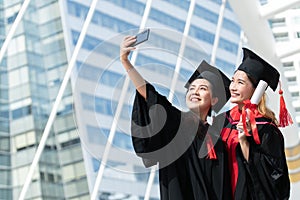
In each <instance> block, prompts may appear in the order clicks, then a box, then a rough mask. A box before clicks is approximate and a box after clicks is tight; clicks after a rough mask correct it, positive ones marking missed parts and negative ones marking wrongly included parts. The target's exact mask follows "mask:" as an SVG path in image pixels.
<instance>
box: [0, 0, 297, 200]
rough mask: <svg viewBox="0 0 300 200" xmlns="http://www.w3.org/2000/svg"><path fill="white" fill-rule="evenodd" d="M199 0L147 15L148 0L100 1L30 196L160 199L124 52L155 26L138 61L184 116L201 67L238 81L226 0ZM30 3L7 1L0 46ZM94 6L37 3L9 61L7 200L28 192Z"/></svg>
mask: <svg viewBox="0 0 300 200" xmlns="http://www.w3.org/2000/svg"><path fill="white" fill-rule="evenodd" d="M193 2H194V1H190V0H160V1H152V3H151V5H150V4H149V5H150V9H149V10H148V11H149V13H148V15H147V16H146V14H145V13H147V12H145V11H147V9H148V8H149V7H147V5H148V4H147V3H149V2H148V1H146V0H99V1H98V2H97V5H96V8H95V11H94V13H93V16H92V19H91V22H90V24H89V25H88V28H87V31H86V35H85V37H84V41H83V44H82V46H81V48H80V51H79V53H78V55H77V56H76V62H75V65H74V68H73V71H72V75H71V79H70V81H69V84H68V85H67V87H66V89H65V91H64V93H63V97H62V99H61V101H60V104H59V107H58V110H57V113H56V118H55V120H54V122H53V125H52V128H51V131H50V134H49V137H48V138H47V142H46V144H45V147H44V150H43V153H42V155H41V158H40V160H39V162H38V165H37V167H36V169H35V172H34V175H33V177H32V180H31V183H30V186H29V189H28V191H27V193H26V199H90V198H91V194H93V193H94V192H95V191H96V193H97V199H101V200H106V199H128V200H129V199H131V200H136V199H144V197H145V193H146V191H147V190H148V189H150V191H149V199H152V200H155V199H159V188H158V175H157V174H156V173H155V175H154V177H153V178H154V181H153V183H152V182H151V181H149V177H151V176H152V175H150V174H151V169H148V168H145V167H144V165H143V163H142V161H141V160H140V158H138V157H137V156H136V155H135V153H134V150H133V147H132V143H131V137H130V118H131V109H132V103H133V98H134V94H135V89H134V87H133V85H132V84H131V83H129V84H128V85H127V83H128V80H127V79H126V76H127V75H126V73H125V70H124V69H123V67H122V66H121V63H120V62H119V45H120V42H121V41H122V38H123V37H124V36H125V35H128V34H136V33H137V32H139V29H140V27H141V24H143V23H144V27H149V28H150V29H151V31H150V37H149V40H148V41H147V42H146V43H144V44H142V45H140V48H139V49H138V50H137V51H136V53H134V54H132V55H131V56H132V57H131V58H132V61H133V62H134V64H135V66H136V68H137V69H138V71H140V72H141V73H142V74H143V76H144V77H145V78H146V80H147V81H149V82H151V83H152V84H153V85H154V86H155V88H156V89H157V90H158V91H159V92H160V93H162V94H163V95H165V96H166V97H168V98H169V100H170V101H172V102H173V103H174V105H175V106H177V107H178V108H180V109H183V110H185V109H186V107H185V100H184V96H185V89H184V84H185V81H186V80H187V79H188V77H189V76H190V75H191V74H192V72H193V71H194V70H195V69H196V67H197V66H198V65H199V63H200V62H201V61H202V60H203V59H205V60H206V61H208V62H211V63H214V65H215V66H217V67H218V68H220V69H221V70H222V71H224V72H225V73H226V74H227V75H228V76H229V77H230V76H231V75H232V74H233V72H234V70H235V66H236V63H238V62H239V59H240V55H239V54H240V52H239V51H240V49H241V46H240V35H241V29H240V26H239V24H238V21H237V19H236V16H235V14H234V13H233V11H232V10H231V8H230V5H229V4H228V3H226V1H222V0H210V1H207V0H196V1H195V5H194V7H193V10H191V4H192V3H193ZM23 3H24V1H21V0H2V1H0V27H1V28H0V44H1V46H2V44H3V42H4V40H5V39H6V38H7V35H8V34H9V31H10V28H11V27H12V25H13V23H14V22H15V20H16V17H17V15H18V14H19V11H20V8H21V6H22V4H23ZM91 3H92V0H86V1H83V0H61V1H58V0H44V1H38V0H31V1H30V4H29V6H28V8H27V9H26V12H25V14H24V17H23V18H22V20H21V22H20V24H19V25H18V28H17V29H16V32H15V33H14V35H13V37H12V40H11V41H10V43H9V46H8V48H7V51H6V54H5V56H4V57H3V59H2V60H1V63H0V102H1V106H0V169H1V170H0V177H1V178H0V199H17V198H18V196H19V194H20V191H21V189H22V187H23V185H24V182H25V179H26V176H27V173H28V170H29V167H30V165H31V163H32V161H33V157H34V155H35V152H36V149H37V147H38V145H39V141H40V140H41V137H42V134H43V132H44V128H45V125H46V123H47V122H48V120H49V115H50V112H51V110H52V109H53V104H54V102H55V101H56V98H57V95H58V92H59V90H60V88H61V84H62V82H63V79H64V76H65V73H66V70H67V68H68V67H72V66H70V60H71V57H72V55H73V54H74V49H75V47H76V45H77V43H78V41H79V38H80V34H82V30H83V27H84V26H83V25H84V22H85V20H86V19H87V15H88V12H89V11H90V8H91ZM224 3H225V4H224ZM223 6H224V8H225V9H224V11H222V8H223ZM189 12H191V13H189ZM189 14H191V16H192V17H191V18H190V20H187V19H188V16H189ZM279 21H280V20H279ZM274 24H275V23H274ZM187 28H188V30H189V31H188V33H187V35H186V36H185V35H184V33H185V30H186V29H187ZM296 36H297V34H296ZM298 36H299V34H298ZM184 38H185V39H186V40H185V43H184V44H185V45H184V46H182V44H183V42H182V41H183V39H184ZM212 52H213V53H214V55H215V57H214V56H213V55H212ZM179 58H182V59H181V60H180V59H179ZM286 63H287V62H286ZM177 64H178V65H177ZM298 64H299V63H298ZM177 75H178V76H177ZM173 83H175V85H173ZM298 94H299V93H298ZM298 96H299V95H298ZM227 108H228V107H227ZM97 184H99V187H97V189H96V190H95V189H94V186H95V185H97Z"/></svg>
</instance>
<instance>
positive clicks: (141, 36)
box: [131, 29, 150, 47]
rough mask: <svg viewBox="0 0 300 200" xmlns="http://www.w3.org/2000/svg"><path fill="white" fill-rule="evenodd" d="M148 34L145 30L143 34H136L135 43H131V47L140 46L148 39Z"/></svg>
mask: <svg viewBox="0 0 300 200" xmlns="http://www.w3.org/2000/svg"><path fill="white" fill-rule="evenodd" d="M149 33H150V29H146V30H144V31H143V32H140V33H138V34H137V35H136V41H135V43H133V44H132V45H131V46H132V47H134V46H136V45H138V44H141V43H143V42H145V41H147V40H148V38H149Z"/></svg>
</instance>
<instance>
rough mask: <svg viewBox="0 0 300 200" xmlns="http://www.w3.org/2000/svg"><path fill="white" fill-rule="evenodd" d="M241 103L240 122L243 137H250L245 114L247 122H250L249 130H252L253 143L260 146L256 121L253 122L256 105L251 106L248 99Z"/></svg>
mask: <svg viewBox="0 0 300 200" xmlns="http://www.w3.org/2000/svg"><path fill="white" fill-rule="evenodd" d="M243 103H244V106H243V108H242V122H243V128H244V131H245V135H246V136H251V135H250V134H249V132H248V129H247V122H246V119H247V114H248V118H249V122H250V125H251V129H252V136H253V138H254V141H255V143H256V144H260V140H259V135H258V131H257V126H256V121H255V116H256V115H257V114H258V110H257V105H255V104H252V103H251V101H250V100H249V99H247V100H245V101H243Z"/></svg>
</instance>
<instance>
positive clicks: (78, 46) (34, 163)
mask: <svg viewBox="0 0 300 200" xmlns="http://www.w3.org/2000/svg"><path fill="white" fill-rule="evenodd" d="M97 2H98V0H93V1H92V3H91V6H90V9H89V11H88V14H87V17H86V20H85V22H84V24H83V27H82V30H81V33H80V35H79V38H78V41H77V44H76V46H75V49H74V52H73V54H72V57H71V60H70V62H69V65H68V68H67V71H66V73H65V76H64V79H63V81H62V84H61V86H60V88H59V91H58V94H57V97H56V99H55V102H54V105H53V108H52V110H51V113H50V116H49V118H48V121H47V124H46V127H45V129H44V132H43V135H42V138H41V141H40V143H39V146H38V148H37V150H36V153H35V155H34V158H33V161H32V163H31V166H30V168H29V172H28V174H27V176H26V179H25V183H24V185H23V188H22V190H21V193H20V196H19V200H23V199H24V198H25V195H26V192H27V190H28V188H29V184H30V182H31V179H32V176H33V173H34V170H35V168H36V166H37V164H38V162H39V160H40V157H41V154H42V152H43V150H44V147H45V144H46V140H47V138H48V136H49V133H50V130H51V127H52V124H53V122H54V120H55V117H56V113H57V109H58V106H59V104H60V102H61V99H62V97H63V94H64V91H65V89H66V87H67V84H68V81H69V79H70V76H71V73H72V70H73V67H74V66H75V62H76V59H77V56H78V53H79V50H80V49H81V46H82V44H83V41H84V38H85V36H86V33H87V28H88V26H89V25H90V22H91V19H92V17H93V15H94V11H95V8H96V5H97Z"/></svg>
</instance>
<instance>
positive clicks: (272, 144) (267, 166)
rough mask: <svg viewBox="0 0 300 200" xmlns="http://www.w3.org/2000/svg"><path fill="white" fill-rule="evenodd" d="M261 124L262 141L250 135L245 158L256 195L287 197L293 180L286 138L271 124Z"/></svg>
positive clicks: (251, 187) (257, 197) (254, 195)
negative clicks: (287, 161)
mask: <svg viewBox="0 0 300 200" xmlns="http://www.w3.org/2000/svg"><path fill="white" fill-rule="evenodd" d="M260 126H261V127H259V126H258V131H259V136H260V141H261V144H256V143H255V142H254V140H253V139H250V140H249V142H250V149H249V159H248V162H246V161H245V162H244V163H245V165H246V170H247V172H248V177H249V178H250V181H251V183H250V193H251V194H252V196H253V197H256V198H255V199H288V198H289V195H290V180H289V174H288V168H287V163H286V157H285V152H284V138H283V135H282V133H281V132H280V130H279V129H278V128H277V127H276V126H274V125H272V124H265V125H260Z"/></svg>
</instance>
